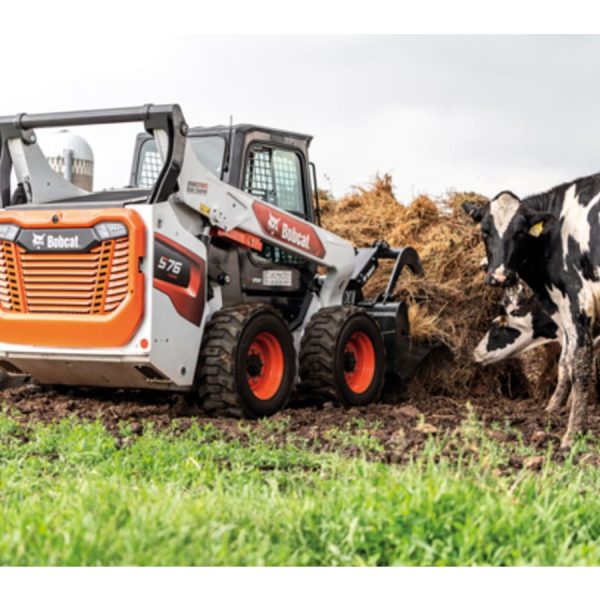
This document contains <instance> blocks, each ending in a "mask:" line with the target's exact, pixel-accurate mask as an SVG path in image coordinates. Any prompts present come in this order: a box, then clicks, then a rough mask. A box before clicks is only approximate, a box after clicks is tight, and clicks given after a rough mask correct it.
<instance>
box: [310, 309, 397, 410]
mask: <svg viewBox="0 0 600 600" xmlns="http://www.w3.org/2000/svg"><path fill="white" fill-rule="evenodd" d="M365 337H366V338H367V339H368V340H369V342H370V345H371V346H372V360H373V362H374V365H373V369H372V378H371V379H370V383H369V384H368V385H367V386H366V387H364V389H363V387H361V386H360V385H357V383H356V382H352V381H351V378H352V377H353V376H354V375H355V370H356V368H357V362H356V355H354V364H352V361H351V360H349V354H350V355H352V354H353V353H352V352H348V348H349V345H348V344H349V343H351V342H352V340H355V339H361V340H363V339H364V338H365ZM369 352H370V351H369ZM370 360H371V355H369V360H368V361H367V362H369V364H370ZM370 372H371V371H369V373H370ZM384 378H385V349H384V344H383V338H382V336H381V331H380V330H379V326H378V325H377V323H376V322H375V321H374V320H373V319H372V318H371V317H370V316H369V315H368V314H367V313H366V312H365V311H364V310H362V309H360V308H357V307H356V306H332V307H329V308H323V309H321V310H319V311H318V312H316V313H315V314H314V315H313V316H312V318H311V319H310V321H309V323H308V325H307V327H306V329H305V331H304V335H303V336H302V340H301V342H300V392H301V394H302V395H303V396H304V397H305V398H306V399H307V400H310V401H321V402H326V401H332V402H334V403H335V404H342V405H344V406H364V405H365V404H370V403H371V402H375V401H377V400H378V399H379V396H380V394H381V388H382V387H383V382H384ZM361 381H362V383H363V384H365V382H366V381H367V375H365V377H364V378H362V379H361Z"/></svg>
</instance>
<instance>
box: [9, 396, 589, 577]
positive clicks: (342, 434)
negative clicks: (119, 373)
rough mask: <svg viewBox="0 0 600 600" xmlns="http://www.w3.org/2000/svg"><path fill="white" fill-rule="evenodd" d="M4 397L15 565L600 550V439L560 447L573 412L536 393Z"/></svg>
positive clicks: (535, 559)
mask: <svg viewBox="0 0 600 600" xmlns="http://www.w3.org/2000/svg"><path fill="white" fill-rule="evenodd" d="M3 403H4V406H5V409H4V413H3V414H2V415H1V416H0V464H1V469H0V495H1V497H2V502H1V503H0V563H2V564H4V565H99V564H102V565H124V564H125V565H132V564H135V565H261V564H266V565H470V564H492V565H520V564H530V565H531V564H534V565H538V564H539V565H550V564H559V565H575V564H598V563H599V562H600V547H599V546H598V545H597V543H596V540H597V537H598V535H599V534H600V508H599V505H598V502H597V494H598V489H599V486H600V470H598V468H597V465H598V464H600V447H599V446H598V444H597V442H595V441H592V438H591V436H590V438H589V439H588V440H585V439H584V440H581V441H580V443H579V444H578V445H577V446H576V447H575V448H574V449H572V450H571V451H570V452H569V453H564V452H561V451H560V450H558V440H559V434H560V432H561V428H562V427H564V416H562V417H557V418H555V419H554V420H545V419H544V418H542V417H541V416H540V412H539V410H538V407H537V406H536V405H535V403H534V402H532V401H526V400H524V401H507V402H506V403H505V404H504V405H502V404H500V405H498V404H493V405H486V404H485V403H481V402H479V403H478V404H475V405H473V406H471V405H468V404H463V405H461V406H458V404H456V403H455V404H453V403H452V402H451V401H450V400H449V399H444V398H432V399H430V400H429V402H427V403H424V404H422V405H420V406H419V408H418V409H417V408H416V407H415V406H413V405H411V404H407V403H400V404H397V405H386V404H381V405H377V406H373V407H370V408H364V409H362V408H361V409H351V410H350V411H344V410H342V409H340V408H334V407H325V408H324V409H322V410H317V409H313V408H292V409H288V410H286V411H285V412H283V413H281V414H280V415H278V416H276V417H275V418H273V419H270V420H264V421H260V422H254V423H249V422H237V421H234V420H229V419H210V418H207V417H203V416H202V415H201V414H197V415H195V416H189V412H197V411H193V410H192V411H189V410H188V409H186V406H185V404H184V403H182V402H181V400H180V399H179V400H178V399H177V398H171V399H169V401H168V402H164V401H159V399H157V398H153V397H145V396H144V395H142V394H140V395H139V396H137V397H136V396H134V397H133V398H132V397H131V396H129V397H128V398H127V399H126V400H122V401H119V400H114V399H111V398H110V397H109V395H105V396H85V395H81V394H69V395H61V394H58V393H48V392H46V391H43V390H41V389H38V388H35V387H33V386H29V387H25V388H19V389H15V390H6V391H5V392H3ZM509 408H511V409H512V410H510V411H509V410H508V409H509ZM186 411H187V412H188V416H185V413H186ZM94 414H95V416H94ZM67 415H70V416H67ZM507 415H510V416H508V417H507ZM592 424H593V427H594V429H598V428H600V411H599V410H597V409H596V408H594V410H593V414H592Z"/></svg>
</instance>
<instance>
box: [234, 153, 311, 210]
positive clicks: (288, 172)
mask: <svg viewBox="0 0 600 600" xmlns="http://www.w3.org/2000/svg"><path fill="white" fill-rule="evenodd" d="M302 182H303V178H302V164H301V162H300V157H299V156H298V154H297V153H296V152H294V151H291V150H283V149H281V148H274V147H269V146H264V145H258V144H255V145H253V146H251V147H250V151H249V153H248V159H247V161H246V171H245V174H244V184H243V185H244V191H245V192H248V193H249V194H252V195H253V196H257V197H258V198H260V199H261V200H264V201H265V202H268V203H270V204H274V205H275V206H277V207H278V208H281V209H283V210H285V211H288V212H291V213H295V214H297V215H300V216H303V217H305V215H306V208H305V206H304V193H303V189H304V188H303V183H302Z"/></svg>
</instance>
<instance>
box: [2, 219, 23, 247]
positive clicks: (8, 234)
mask: <svg viewBox="0 0 600 600" xmlns="http://www.w3.org/2000/svg"><path fill="white" fill-rule="evenodd" d="M19 230H20V227H18V226H17V225H13V224H12V223H0V240H6V241H8V242H14V241H15V239H16V238H17V235H18V234H19Z"/></svg>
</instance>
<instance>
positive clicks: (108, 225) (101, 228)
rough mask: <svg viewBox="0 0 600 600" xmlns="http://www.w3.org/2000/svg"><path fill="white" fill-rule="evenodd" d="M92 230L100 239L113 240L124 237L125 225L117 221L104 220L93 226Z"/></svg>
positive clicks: (125, 233) (125, 232)
mask: <svg viewBox="0 0 600 600" xmlns="http://www.w3.org/2000/svg"><path fill="white" fill-rule="evenodd" d="M94 231H95V232H96V235H97V236H98V239H100V240H114V239H115V238H120V237H125V236H126V235H127V227H126V226H125V225H124V224H123V223H119V222H118V221H104V222H103V223H98V225H96V226H95V227H94Z"/></svg>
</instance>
